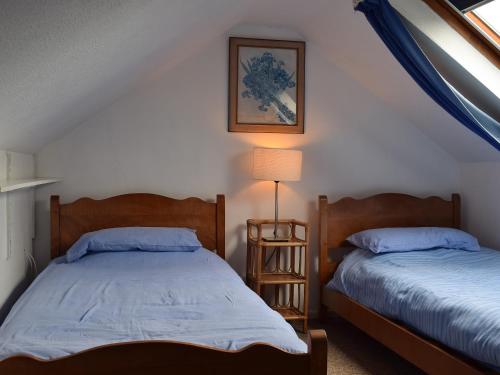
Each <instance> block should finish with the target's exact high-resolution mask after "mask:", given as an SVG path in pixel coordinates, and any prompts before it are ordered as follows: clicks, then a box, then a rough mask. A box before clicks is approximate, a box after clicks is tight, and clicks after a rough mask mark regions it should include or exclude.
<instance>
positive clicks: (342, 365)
mask: <svg viewBox="0 0 500 375" xmlns="http://www.w3.org/2000/svg"><path fill="white" fill-rule="evenodd" d="M315 328H322V329H324V330H325V331H326V333H327V335H328V375H371V374H374V375H423V374H424V373H423V372H422V371H421V370H419V369H418V368H416V367H415V366H413V365H412V364H411V363H409V362H407V361H405V360H404V359H403V358H401V357H399V356H398V355H397V354H395V353H394V352H392V351H390V350H389V349H387V348H385V347H384V346H383V345H382V344H379V343H378V342H377V341H375V340H373V339H372V338H371V337H369V336H367V335H366V334H364V333H363V332H362V331H360V330H359V329H358V328H356V327H354V326H353V325H351V324H349V323H348V322H346V321H344V320H342V319H340V318H336V317H331V318H330V319H329V322H328V323H327V324H321V323H319V322H312V323H311V324H310V329H315Z"/></svg>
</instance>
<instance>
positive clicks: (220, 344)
mask: <svg viewBox="0 0 500 375" xmlns="http://www.w3.org/2000/svg"><path fill="white" fill-rule="evenodd" d="M136 340H172V341H179V342H185V343H193V344H199V345H205V346H209V347H214V348H220V349H226V350H237V349H241V348H244V347H245V346H247V345H250V344H253V343H257V342H263V343H267V344H270V345H274V346H276V347H279V348H281V349H283V350H286V351H289V352H293V353H304V352H307V346H306V344H305V343H304V342H303V341H301V340H300V339H299V338H298V336H297V335H296V333H295V331H294V330H293V328H292V327H291V326H290V325H289V324H288V323H287V322H286V321H285V320H284V319H283V318H282V317H281V315H279V314H278V313H277V312H275V311H273V310H272V309H270V308H269V307H268V306H267V305H266V304H265V303H264V301H263V300H262V299H261V298H260V297H259V296H257V295H256V294H255V293H254V292H253V291H251V290H250V289H249V288H247V287H246V285H245V284H244V283H243V281H242V280H241V278H240V277H239V276H238V275H237V274H236V273H235V272H234V271H233V270H232V269H231V267H229V265H228V264H227V263H226V262H225V261H223V260H222V259H221V258H220V257H218V256H217V255H215V254H214V253H212V252H210V251H208V250H205V249H199V250H197V251H195V252H139V251H132V252H114V253H92V254H90V255H87V256H85V257H83V258H82V259H80V260H78V261H77V262H75V263H65V262H64V261H62V260H55V261H53V262H52V263H51V264H50V265H49V266H48V267H47V268H46V269H45V270H44V271H43V272H42V273H41V274H40V275H39V276H38V278H37V279H36V280H35V281H34V282H33V283H32V285H31V286H30V287H29V288H28V290H27V291H26V292H25V293H24V294H23V296H22V297H21V298H20V299H19V300H18V301H17V302H16V304H15V305H14V307H13V308H12V310H11V312H10V313H9V315H8V317H7V318H6V320H5V322H4V324H3V325H2V326H1V327H0V359H3V358H6V357H9V356H12V355H14V354H20V353H22V354H29V355H33V356H36V357H39V358H43V359H54V358H59V357H62V356H66V355H69V354H73V353H76V352H79V351H82V350H84V349H88V348H92V347H96V346H100V345H104V344H111V343H119V342H126V341H136Z"/></svg>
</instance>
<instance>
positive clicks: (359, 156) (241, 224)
mask: <svg viewBox="0 0 500 375" xmlns="http://www.w3.org/2000/svg"><path fill="white" fill-rule="evenodd" d="M242 30H245V35H247V36H255V35H259V32H258V31H259V29H255V28H252V27H245V28H240V29H236V30H233V33H232V34H233V35H234V34H240V35H241V33H242ZM249 30H250V31H249ZM251 30H253V32H251ZM261 32H262V30H261ZM276 33H279V35H277V36H279V37H281V38H283V37H286V35H289V36H290V37H292V38H294V39H296V38H298V37H299V36H297V35H295V34H294V33H293V32H288V34H287V33H285V34H286V35H283V30H280V31H276ZM265 35H266V36H267V37H273V35H272V30H271V29H269V28H267V29H265ZM306 59H307V61H306V124H305V128H306V133H305V134H304V135H272V134H244V133H229V132H227V130H226V129H227V35H225V36H220V37H219V38H218V39H217V40H214V41H213V43H212V44H211V45H210V46H209V47H208V48H206V49H204V50H203V51H199V53H197V54H196V55H195V56H192V57H191V58H189V59H188V60H186V61H184V62H182V63H181V64H179V65H178V66H176V67H174V68H172V69H170V70H166V71H162V69H161V67H160V68H159V69H158V70H157V72H155V74H153V75H152V77H154V81H150V82H144V83H143V84H142V85H141V86H140V87H138V88H137V89H136V90H134V91H133V92H131V93H130V94H129V95H127V96H125V97H122V98H121V99H119V100H118V101H116V102H115V103H114V104H112V105H111V106H110V107H108V108H106V109H105V110H103V111H101V112H100V113H98V114H97V115H94V116H92V117H91V118H89V119H88V120H87V121H85V122H84V123H83V124H81V125H80V126H79V127H77V128H76V129H74V130H73V131H71V132H70V133H68V134H67V135H66V136H64V137H63V138H62V139H60V140H58V141H55V142H53V143H51V144H49V145H48V146H46V147H45V148H44V149H43V150H42V151H41V152H39V153H38V154H37V172H38V174H39V175H47V176H56V177H62V178H63V182H62V183H60V184H55V185H51V186H50V187H43V188H40V189H39V190H37V194H36V199H37V208H38V209H37V229H38V232H39V235H40V236H39V238H37V243H36V244H37V246H36V256H37V258H38V259H39V260H40V262H41V263H42V264H46V263H47V262H48V260H49V196H50V194H60V195H61V196H62V201H63V202H65V201H66V202H67V201H71V200H74V199H76V198H78V197H80V196H91V197H96V198H99V197H106V196H111V195H115V194H120V193H127V192H138V191H140V192H154V193H160V194H165V195H169V196H173V197H186V196H192V195H196V196H200V197H204V198H212V199H213V198H214V197H215V195H216V194H217V193H224V194H226V198H227V200H226V205H227V208H226V215H227V218H226V236H227V242H226V243H227V255H228V260H229V262H230V264H231V265H232V266H233V267H235V268H236V270H237V271H238V272H240V273H241V274H243V272H244V263H245V256H246V254H245V253H246V247H245V236H246V234H245V222H246V219H247V218H250V217H255V218H262V217H272V215H273V198H274V197H273V183H272V182H257V181H254V180H252V178H251V174H250V169H251V158H250V156H251V151H252V148H253V147H254V146H265V147H287V148H297V149H301V150H303V152H304V164H303V178H302V181H301V182H294V183H288V184H286V183H284V184H282V186H281V187H280V189H281V190H280V193H281V206H280V214H281V216H282V217H295V218H297V219H306V220H310V221H311V223H312V224H313V234H312V242H313V243H312V245H313V249H314V253H315V252H316V239H317V232H316V221H317V220H316V217H317V207H316V206H317V204H316V202H317V196H318V194H328V195H329V197H330V199H332V200H333V199H336V198H339V197H341V196H344V195H353V196H357V197H362V196H366V195H369V194H374V193H377V192H385V191H400V192H407V193H411V194H416V195H420V196H425V195H428V194H436V195H442V196H448V195H449V194H450V193H452V192H454V191H457V189H458V186H459V169H458V165H457V163H456V162H455V161H454V160H453V159H452V158H450V157H449V155H448V154H446V153H444V152H443V151H442V150H441V149H440V148H439V147H438V146H436V145H435V144H434V143H433V142H432V141H431V140H429V139H428V138H426V137H425V136H424V135H423V134H422V133H421V132H420V131H419V130H418V129H417V128H416V127H414V126H413V125H412V124H410V123H409V122H408V121H407V120H405V119H404V118H402V117H401V116H399V115H398V114H397V113H394V112H393V111H390V110H389V109H388V108H387V106H386V105H385V104H383V102H382V101H381V100H380V99H378V98H377V97H375V96H373V95H372V94H370V93H369V92H368V91H367V90H366V89H364V88H363V87H362V86H361V85H360V84H359V83H357V82H356V81H355V80H353V79H352V78H350V77H349V76H347V75H346V74H345V73H343V71H342V70H340V69H338V68H337V67H336V66H335V65H333V64H332V63H330V62H328V60H326V59H325V58H323V56H322V54H321V53H320V50H319V48H317V47H316V46H315V45H314V44H312V43H308V45H307V52H306ZM316 261H317V260H316V256H315V258H314V262H313V264H314V265H315V264H316ZM312 288H313V293H314V295H313V296H312V297H313V298H312V302H313V305H315V303H314V302H315V301H316V298H317V293H316V279H314V280H313V283H312Z"/></svg>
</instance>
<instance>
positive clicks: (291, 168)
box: [253, 148, 302, 181]
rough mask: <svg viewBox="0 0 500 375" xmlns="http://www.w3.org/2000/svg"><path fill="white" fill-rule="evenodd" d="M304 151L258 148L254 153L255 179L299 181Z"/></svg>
mask: <svg viewBox="0 0 500 375" xmlns="http://www.w3.org/2000/svg"><path fill="white" fill-rule="evenodd" d="M301 173H302V151H298V150H284V149H279V148H256V149H254V151H253V177H254V178H256V179H258V180H267V181H299V180H300V176H301Z"/></svg>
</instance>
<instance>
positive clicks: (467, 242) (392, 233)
mask: <svg viewBox="0 0 500 375" xmlns="http://www.w3.org/2000/svg"><path fill="white" fill-rule="evenodd" d="M347 241H349V242H350V243H352V244H353V245H355V246H357V247H360V248H362V249H366V250H371V251H372V252H374V253H375V254H379V253H391V252H402V251H413V250H427V249H433V248H446V249H459V250H467V251H478V250H479V243H478V241H477V239H476V238H475V237H473V236H472V235H470V234H469V233H466V232H464V231H461V230H459V229H454V228H441V227H415V228H379V229H368V230H364V231H362V232H358V233H355V234H353V235H351V236H349V237H348V238H347Z"/></svg>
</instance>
